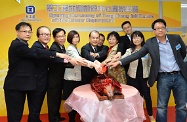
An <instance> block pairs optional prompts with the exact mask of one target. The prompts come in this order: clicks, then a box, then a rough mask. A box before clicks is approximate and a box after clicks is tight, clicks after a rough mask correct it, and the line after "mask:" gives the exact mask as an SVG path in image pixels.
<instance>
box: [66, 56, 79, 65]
mask: <svg viewBox="0 0 187 122" xmlns="http://www.w3.org/2000/svg"><path fill="white" fill-rule="evenodd" d="M68 61H69V62H70V63H71V64H72V65H73V66H76V65H78V62H77V60H76V59H75V58H72V59H71V60H68Z"/></svg>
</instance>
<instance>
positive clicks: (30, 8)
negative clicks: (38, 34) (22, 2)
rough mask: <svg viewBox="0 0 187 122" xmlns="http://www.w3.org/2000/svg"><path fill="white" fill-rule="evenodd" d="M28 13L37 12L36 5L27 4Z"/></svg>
mask: <svg viewBox="0 0 187 122" xmlns="http://www.w3.org/2000/svg"><path fill="white" fill-rule="evenodd" d="M26 13H27V14H34V13H35V7H34V6H26Z"/></svg>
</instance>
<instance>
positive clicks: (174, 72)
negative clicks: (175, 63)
mask: <svg viewBox="0 0 187 122" xmlns="http://www.w3.org/2000/svg"><path fill="white" fill-rule="evenodd" d="M159 73H160V74H178V73H180V71H172V72H159Z"/></svg>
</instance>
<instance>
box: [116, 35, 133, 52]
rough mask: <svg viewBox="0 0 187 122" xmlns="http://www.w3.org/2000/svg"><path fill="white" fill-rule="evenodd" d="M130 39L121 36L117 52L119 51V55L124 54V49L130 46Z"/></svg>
mask: <svg viewBox="0 0 187 122" xmlns="http://www.w3.org/2000/svg"><path fill="white" fill-rule="evenodd" d="M130 42H131V41H130V39H129V37H128V36H127V34H126V35H125V36H121V38H120V41H119V46H118V50H117V52H121V55H123V54H125V52H126V50H127V49H128V48H130Z"/></svg>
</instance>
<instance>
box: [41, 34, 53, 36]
mask: <svg viewBox="0 0 187 122" xmlns="http://www.w3.org/2000/svg"><path fill="white" fill-rule="evenodd" d="M39 35H42V36H51V34H50V33H41V34H39Z"/></svg>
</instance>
